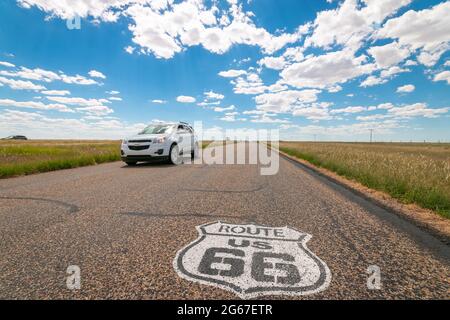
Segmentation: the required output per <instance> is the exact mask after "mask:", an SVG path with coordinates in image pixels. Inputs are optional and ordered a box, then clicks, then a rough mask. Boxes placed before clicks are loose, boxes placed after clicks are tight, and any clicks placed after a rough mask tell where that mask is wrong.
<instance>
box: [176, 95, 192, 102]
mask: <svg viewBox="0 0 450 320" xmlns="http://www.w3.org/2000/svg"><path fill="white" fill-rule="evenodd" d="M177 101H178V102H180V103H194V102H195V101H196V100H195V98H194V97H190V96H178V97H177Z"/></svg>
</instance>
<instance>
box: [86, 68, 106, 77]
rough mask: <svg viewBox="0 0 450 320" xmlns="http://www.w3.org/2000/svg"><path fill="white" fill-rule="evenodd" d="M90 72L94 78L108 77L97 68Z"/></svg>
mask: <svg viewBox="0 0 450 320" xmlns="http://www.w3.org/2000/svg"><path fill="white" fill-rule="evenodd" d="M88 74H89V75H90V76H91V77H92V78H100V79H106V76H105V75H104V74H103V73H101V72H100V71H97V70H91V71H89V72H88Z"/></svg>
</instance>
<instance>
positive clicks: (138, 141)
mask: <svg viewBox="0 0 450 320" xmlns="http://www.w3.org/2000/svg"><path fill="white" fill-rule="evenodd" d="M128 142H130V143H141V142H147V143H151V142H152V140H128Z"/></svg>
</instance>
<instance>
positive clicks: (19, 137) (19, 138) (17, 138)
mask: <svg viewBox="0 0 450 320" xmlns="http://www.w3.org/2000/svg"><path fill="white" fill-rule="evenodd" d="M2 140H28V138H27V137H25V136H9V137H6V138H3V139H2Z"/></svg>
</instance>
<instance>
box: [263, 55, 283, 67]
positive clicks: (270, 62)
mask: <svg viewBox="0 0 450 320" xmlns="http://www.w3.org/2000/svg"><path fill="white" fill-rule="evenodd" d="M258 63H259V64H260V65H262V66H266V67H267V68H269V69H274V70H282V69H283V68H284V67H285V65H286V61H285V60H284V57H282V56H281V57H265V58H263V59H261V60H259V62H258Z"/></svg>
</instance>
